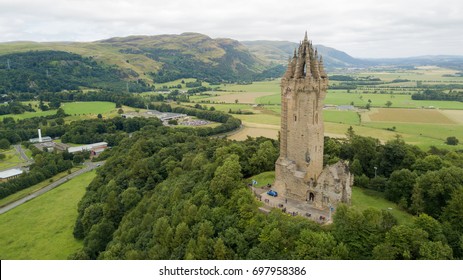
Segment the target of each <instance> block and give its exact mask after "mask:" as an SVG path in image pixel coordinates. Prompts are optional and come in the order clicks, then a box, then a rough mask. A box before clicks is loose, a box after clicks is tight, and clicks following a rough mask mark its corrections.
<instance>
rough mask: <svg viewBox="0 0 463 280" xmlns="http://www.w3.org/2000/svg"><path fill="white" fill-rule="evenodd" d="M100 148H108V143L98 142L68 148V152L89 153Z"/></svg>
mask: <svg viewBox="0 0 463 280" xmlns="http://www.w3.org/2000/svg"><path fill="white" fill-rule="evenodd" d="M101 146H108V143H106V142H98V143H93V144H88V145H82V146H77V147H69V148H68V152H70V153H76V152H83V151H89V150H92V149H94V148H97V147H101Z"/></svg>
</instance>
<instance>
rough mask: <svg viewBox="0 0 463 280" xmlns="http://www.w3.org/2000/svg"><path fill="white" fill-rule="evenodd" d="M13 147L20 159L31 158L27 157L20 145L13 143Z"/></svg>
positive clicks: (26, 159) (28, 159)
mask: <svg viewBox="0 0 463 280" xmlns="http://www.w3.org/2000/svg"><path fill="white" fill-rule="evenodd" d="M14 148H15V149H16V151H17V152H18V154H19V155H20V156H21V158H22V159H24V160H25V161H27V162H28V161H30V160H31V159H30V158H28V157H27V155H26V154H25V153H24V150H23V149H22V147H21V145H14Z"/></svg>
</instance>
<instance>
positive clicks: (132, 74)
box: [0, 33, 284, 84]
mask: <svg viewBox="0 0 463 280" xmlns="http://www.w3.org/2000/svg"><path fill="white" fill-rule="evenodd" d="M31 50H46V51H49V50H55V51H65V52H72V53H76V54H79V55H82V56H84V57H91V58H92V59H94V60H95V61H97V62H99V63H102V64H104V65H106V66H111V67H112V68H117V69H118V71H119V72H120V73H121V75H122V76H123V78H124V79H125V80H130V81H135V80H138V79H141V80H143V81H145V82H146V83H149V84H152V83H153V82H166V81H171V80H175V79H179V78H197V79H201V80H206V81H209V82H223V81H230V82H240V81H251V80H254V79H261V78H266V77H279V76H281V74H282V72H283V71H284V69H281V66H276V65H273V64H271V63H269V62H267V61H263V60H261V59H259V58H257V57H256V56H254V55H253V54H251V53H250V52H249V50H248V49H247V48H246V47H245V46H243V45H242V44H241V43H240V42H238V41H236V40H232V39H212V38H210V37H208V36H206V35H203V34H198V33H183V34H180V35H158V36H129V37H123V38H111V39H107V40H102V41H96V42H89V43H59V42H56V43H34V42H12V43H3V44H0V54H11V53H17V52H25V51H31ZM17 55H21V54H20V53H18V54H17ZM11 62H12V61H11V60H10V63H11ZM0 65H2V67H3V68H5V67H7V58H6V57H3V58H1V59H0ZM274 67H277V69H278V71H277V73H274V72H275V71H272V70H273V68H274Z"/></svg>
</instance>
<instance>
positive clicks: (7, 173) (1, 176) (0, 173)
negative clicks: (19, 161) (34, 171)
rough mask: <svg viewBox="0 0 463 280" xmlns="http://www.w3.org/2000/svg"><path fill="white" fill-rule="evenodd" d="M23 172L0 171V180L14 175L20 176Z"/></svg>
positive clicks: (15, 170) (13, 170) (16, 169)
mask: <svg viewBox="0 0 463 280" xmlns="http://www.w3.org/2000/svg"><path fill="white" fill-rule="evenodd" d="M23 172H24V171H22V170H21V169H19V168H13V169H8V170H4V171H0V179H7V178H10V177H13V176H16V175H20V174H22V173H23Z"/></svg>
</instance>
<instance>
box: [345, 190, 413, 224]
mask: <svg viewBox="0 0 463 280" xmlns="http://www.w3.org/2000/svg"><path fill="white" fill-rule="evenodd" d="M352 206H353V207H355V208H357V209H359V210H361V211H363V210H365V209H367V208H369V207H371V208H375V209H378V210H387V211H390V212H391V213H392V215H394V217H395V218H396V219H397V221H398V222H399V224H411V223H412V222H413V216H412V215H411V214H409V213H407V212H405V211H403V210H400V209H399V207H398V206H397V205H396V204H395V203H394V202H390V201H388V200H386V199H385V198H383V194H382V193H380V192H376V191H373V190H366V189H361V188H358V187H353V188H352ZM389 208H392V209H391V210H389Z"/></svg>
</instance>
